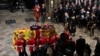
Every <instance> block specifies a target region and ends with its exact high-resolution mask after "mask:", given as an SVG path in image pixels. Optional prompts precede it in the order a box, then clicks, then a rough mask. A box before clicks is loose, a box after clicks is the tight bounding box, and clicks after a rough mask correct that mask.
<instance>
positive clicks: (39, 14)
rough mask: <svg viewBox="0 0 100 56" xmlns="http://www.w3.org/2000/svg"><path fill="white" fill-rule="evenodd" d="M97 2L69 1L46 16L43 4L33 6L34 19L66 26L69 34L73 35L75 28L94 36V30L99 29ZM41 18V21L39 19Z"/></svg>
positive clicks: (99, 14) (84, 0)
mask: <svg viewBox="0 0 100 56" xmlns="http://www.w3.org/2000/svg"><path fill="white" fill-rule="evenodd" d="M99 2H100V1H99V0H77V2H76V1H75V0H71V1H66V2H61V3H60V5H59V7H58V8H55V9H54V10H53V13H52V14H53V15H51V16H50V15H47V14H48V12H47V11H46V10H47V9H46V6H45V4H41V5H39V4H38V3H37V4H36V5H35V6H34V10H33V11H34V17H35V19H36V21H37V22H38V21H39V20H41V22H45V21H46V19H47V18H49V17H50V18H51V21H52V22H54V23H57V24H58V23H62V24H63V25H64V26H65V25H67V26H66V27H68V29H69V31H70V33H72V35H75V32H76V26H78V27H79V28H81V29H83V28H85V30H84V32H87V31H89V32H90V36H93V35H94V29H95V28H98V29H100V19H99V18H100V17H99V16H100V13H99V12H100V5H99ZM40 18H41V19H40Z"/></svg>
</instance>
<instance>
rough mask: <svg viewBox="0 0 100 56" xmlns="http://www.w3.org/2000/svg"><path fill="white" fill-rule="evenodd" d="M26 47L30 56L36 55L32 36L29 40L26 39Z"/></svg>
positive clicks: (31, 35)
mask: <svg viewBox="0 0 100 56" xmlns="http://www.w3.org/2000/svg"><path fill="white" fill-rule="evenodd" d="M26 44H27V46H28V47H29V51H30V56H35V55H36V52H35V51H36V49H35V39H34V37H33V34H32V33H31V34H30V39H28V41H27V43H26Z"/></svg>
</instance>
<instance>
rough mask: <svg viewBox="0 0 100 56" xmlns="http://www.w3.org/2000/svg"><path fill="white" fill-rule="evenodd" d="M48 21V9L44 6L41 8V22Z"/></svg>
mask: <svg viewBox="0 0 100 56" xmlns="http://www.w3.org/2000/svg"><path fill="white" fill-rule="evenodd" d="M45 20H46V7H45V4H42V7H41V21H42V22H43V23H44V22H45Z"/></svg>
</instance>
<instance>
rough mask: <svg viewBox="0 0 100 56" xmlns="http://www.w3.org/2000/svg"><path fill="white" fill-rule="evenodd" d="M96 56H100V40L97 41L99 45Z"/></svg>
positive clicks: (97, 45) (96, 48)
mask: <svg viewBox="0 0 100 56" xmlns="http://www.w3.org/2000/svg"><path fill="white" fill-rule="evenodd" d="M94 56H100V38H98V40H97V44H96V47H95V55H94Z"/></svg>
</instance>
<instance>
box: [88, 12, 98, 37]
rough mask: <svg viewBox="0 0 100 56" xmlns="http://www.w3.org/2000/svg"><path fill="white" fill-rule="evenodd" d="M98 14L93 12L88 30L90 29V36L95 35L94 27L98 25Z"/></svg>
mask: <svg viewBox="0 0 100 56" xmlns="http://www.w3.org/2000/svg"><path fill="white" fill-rule="evenodd" d="M96 22H97V19H96V16H95V14H94V13H92V15H91V18H90V19H89V21H88V30H90V36H93V35H94V28H95V27H96Z"/></svg>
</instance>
